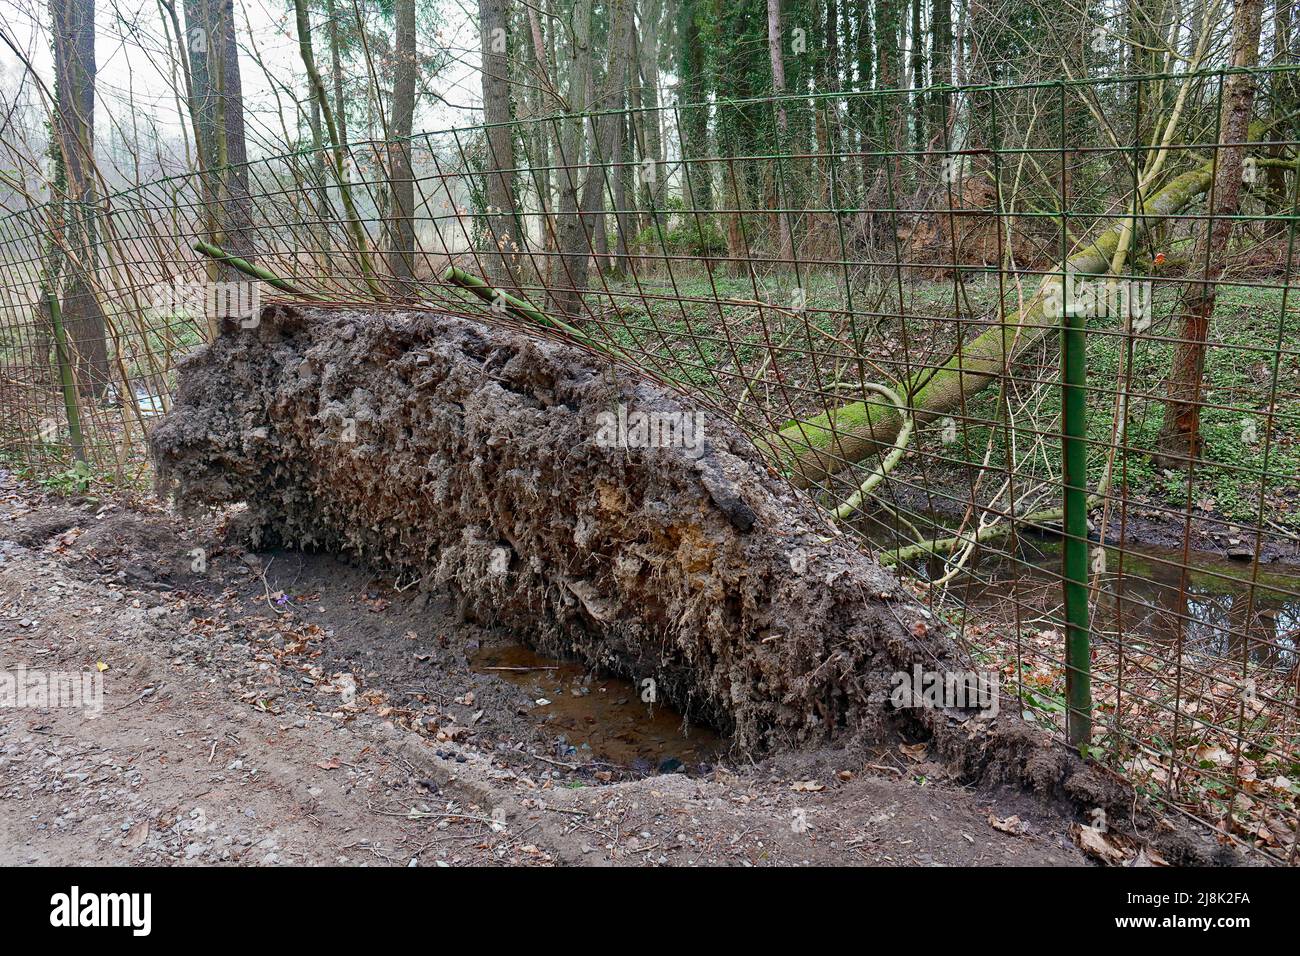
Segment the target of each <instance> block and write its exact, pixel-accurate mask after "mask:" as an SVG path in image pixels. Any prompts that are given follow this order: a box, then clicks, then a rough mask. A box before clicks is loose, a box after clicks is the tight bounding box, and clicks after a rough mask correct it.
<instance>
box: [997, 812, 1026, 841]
mask: <svg viewBox="0 0 1300 956" xmlns="http://www.w3.org/2000/svg"><path fill="white" fill-rule="evenodd" d="M989 826H991V827H992V828H993V829H995V830H1001V831H1002V832H1003V833H1010V834H1011V835H1012V836H1019V835H1020V834H1022V833H1025V832H1027V831H1028V830H1029V824H1028V823H1026V822H1025V821H1024V820H1022V819H1020V817H1018V816H1016V815H1015V814H1012V815H1011V816H1009V817H1006V818H1005V819H1002V820H999V819H998V818H997V817H995V816H994V815H993V814H991V813H990V814H989Z"/></svg>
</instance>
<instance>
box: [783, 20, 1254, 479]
mask: <svg viewBox="0 0 1300 956" xmlns="http://www.w3.org/2000/svg"><path fill="white" fill-rule="evenodd" d="M1251 2H1259V0H1251ZM1211 178H1212V174H1211V171H1210V168H1209V167H1208V166H1206V167H1202V168H1200V169H1194V170H1191V171H1190V172H1186V173H1183V174H1182V175H1181V176H1177V177H1175V178H1174V179H1173V180H1171V181H1170V182H1169V183H1168V185H1166V186H1165V187H1164V188H1163V189H1161V190H1160V191H1159V192H1157V193H1156V194H1155V195H1154V196H1152V197H1151V198H1150V199H1149V200H1147V202H1146V203H1144V204H1143V207H1142V214H1141V215H1139V216H1137V217H1136V223H1137V225H1136V227H1133V226H1132V220H1131V219H1130V218H1129V217H1127V216H1126V217H1124V218H1122V219H1120V220H1119V221H1117V222H1115V223H1114V224H1113V225H1112V226H1111V227H1110V228H1109V229H1108V230H1107V231H1106V232H1104V233H1103V234H1102V235H1101V237H1100V238H1099V239H1098V240H1097V241H1096V242H1094V243H1093V244H1092V245H1090V246H1088V247H1087V248H1085V249H1082V250H1081V251H1079V252H1077V253H1075V254H1074V255H1072V256H1071V257H1070V258H1069V259H1068V260H1067V261H1066V263H1065V266H1064V267H1063V270H1062V271H1064V272H1074V273H1077V274H1080V275H1105V274H1106V273H1107V272H1109V270H1110V263H1111V258H1112V257H1113V256H1114V254H1115V249H1116V247H1117V246H1118V244H1119V239H1120V235H1121V234H1122V233H1123V231H1124V230H1125V229H1126V228H1130V229H1132V233H1133V237H1132V241H1133V244H1136V243H1137V242H1138V241H1139V240H1140V239H1141V238H1142V237H1143V236H1144V235H1145V234H1146V231H1147V229H1148V228H1149V227H1150V226H1154V225H1158V224H1159V223H1160V222H1161V221H1162V220H1164V219H1166V218H1168V217H1169V216H1173V215H1175V214H1177V213H1178V212H1180V211H1181V210H1183V209H1185V208H1186V207H1187V206H1189V205H1190V204H1191V203H1193V202H1195V201H1196V200H1197V199H1198V198H1199V197H1200V196H1202V195H1203V194H1204V193H1205V192H1206V191H1208V190H1209V188H1210V181H1211ZM1060 294H1061V279H1060V276H1059V275H1055V276H1049V277H1047V278H1045V279H1044V280H1043V282H1042V283H1041V284H1040V285H1039V287H1038V291H1037V292H1036V293H1035V294H1034V295H1033V297H1031V298H1030V299H1028V300H1027V301H1026V303H1025V305H1024V307H1023V308H1022V309H1020V310H1019V311H1018V312H1012V313H1009V314H1008V315H1007V317H1006V321H1005V323H1000V324H999V325H998V326H996V327H994V328H991V329H989V330H988V331H987V332H984V333H983V334H982V335H980V336H978V337H977V338H975V339H974V340H972V341H970V342H967V343H966V344H965V345H964V346H963V347H962V349H961V350H960V351H959V352H957V353H954V354H953V355H952V357H950V358H949V359H948V361H947V362H945V363H944V364H943V365H941V366H939V367H938V368H926V369H923V370H921V371H919V372H917V373H915V374H913V375H912V377H911V378H910V380H908V381H906V382H904V383H902V385H901V387H900V388H899V389H898V390H899V391H900V392H901V393H902V394H903V396H904V398H905V399H906V400H907V401H908V404H909V405H910V407H911V409H912V415H913V418H914V419H915V420H916V422H917V423H918V424H922V423H925V422H928V421H933V420H934V419H935V418H937V417H939V416H941V415H945V414H948V413H951V412H953V411H954V410H956V409H960V408H963V407H965V405H964V403H966V402H968V401H970V400H971V399H972V398H973V397H974V396H975V395H976V394H978V393H979V392H980V391H981V390H982V389H984V388H985V387H987V386H988V385H990V384H991V383H993V382H995V381H997V380H998V379H999V378H1000V377H1001V376H1002V375H1004V374H1005V373H1006V371H1007V369H1008V368H1010V367H1011V364H1012V363H1013V362H1015V361H1016V359H1017V357H1018V356H1020V355H1023V354H1024V353H1025V351H1026V350H1028V349H1030V348H1032V347H1033V346H1034V345H1035V344H1036V343H1038V342H1039V341H1041V340H1042V339H1043V338H1044V336H1046V335H1047V334H1048V332H1049V331H1050V330H1052V329H1055V328H1056V325H1057V324H1058V321H1059V318H1058V316H1055V315H1052V314H1051V312H1052V310H1051V303H1052V301H1053V299H1054V298H1058V299H1059V297H1060ZM901 424H902V423H901V421H900V420H899V417H898V415H897V413H896V412H895V411H894V410H893V409H892V408H889V407H887V406H884V405H883V404H878V403H868V402H851V403H849V404H846V405H841V406H840V407H839V408H836V409H832V410H831V411H830V412H829V413H825V414H821V415H817V416H814V417H813V418H810V419H808V420H807V421H795V422H791V423H790V424H788V425H786V426H785V427H784V428H782V429H781V431H780V432H779V433H777V434H776V435H772V436H769V437H767V438H766V439H762V440H760V444H761V445H763V446H765V447H766V449H767V451H768V453H769V455H770V456H771V457H772V458H773V459H774V460H775V461H777V462H779V463H781V464H782V465H784V466H786V467H788V468H789V469H790V470H791V472H792V479H793V481H794V482H795V483H796V484H800V485H805V486H806V485H810V484H813V483H815V482H818V481H821V480H823V479H824V478H826V477H827V476H829V475H834V474H836V473H838V472H840V471H841V470H843V469H844V468H847V467H848V466H849V465H851V464H853V463H854V462H859V461H863V460H865V459H867V458H869V457H871V456H873V455H875V454H876V453H877V450H878V449H879V448H880V447H881V446H885V447H888V446H890V445H892V444H893V442H894V439H895V438H896V437H897V435H898V430H899V427H900V426H901Z"/></svg>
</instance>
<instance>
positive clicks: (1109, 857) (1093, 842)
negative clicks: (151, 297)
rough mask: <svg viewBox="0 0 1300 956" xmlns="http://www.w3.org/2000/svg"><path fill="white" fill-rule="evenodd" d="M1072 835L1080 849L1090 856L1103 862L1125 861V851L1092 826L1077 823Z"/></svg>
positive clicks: (1072, 829)
mask: <svg viewBox="0 0 1300 956" xmlns="http://www.w3.org/2000/svg"><path fill="white" fill-rule="evenodd" d="M1070 836H1072V837H1073V838H1074V842H1075V843H1076V844H1077V845H1078V847H1079V849H1080V850H1082V851H1083V852H1084V853H1087V854H1088V855H1089V856H1094V857H1096V858H1097V859H1099V860H1101V861H1102V862H1103V863H1112V864H1114V863H1123V862H1124V851H1123V850H1121V849H1120V848H1119V847H1117V846H1115V844H1113V843H1111V842H1110V841H1109V840H1107V839H1106V834H1104V833H1102V832H1101V831H1100V830H1096V829H1093V828H1092V827H1085V826H1081V825H1080V824H1078V823H1076V824H1074V826H1073V827H1071V828H1070Z"/></svg>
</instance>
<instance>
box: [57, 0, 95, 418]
mask: <svg viewBox="0 0 1300 956" xmlns="http://www.w3.org/2000/svg"><path fill="white" fill-rule="evenodd" d="M50 18H51V21H52V24H53V32H54V76H55V95H56V97H57V99H58V104H57V105H58V111H57V114H56V116H55V120H54V124H53V127H54V136H55V139H56V140H57V142H58V147H59V151H60V154H61V156H62V160H63V170H64V175H65V177H66V193H67V195H66V199H67V202H66V203H65V204H64V206H65V210H66V212H65V214H64V216H63V226H64V232H65V235H64V251H65V252H66V254H67V257H68V271H69V275H70V278H69V281H68V285H67V287H66V289H65V290H64V293H63V302H62V307H61V312H62V314H63V320H64V322H65V327H66V329H67V334H68V342H69V344H70V345H71V347H72V351H73V355H72V359H73V361H74V363H75V371H76V376H77V384H78V386H79V387H80V389H81V390H82V391H83V392H84V393H85V394H87V395H89V396H91V397H93V398H95V399H100V398H102V397H103V395H104V393H105V391H106V390H107V388H108V381H109V366H108V341H107V323H106V321H105V318H104V310H103V308H102V307H101V306H100V304H99V300H98V298H96V295H95V289H94V281H93V277H94V273H95V269H96V252H95V249H96V241H95V240H96V236H95V223H94V217H95V206H96V201H97V192H96V188H95V176H96V170H95V73H96V67H95V2H94V0H50Z"/></svg>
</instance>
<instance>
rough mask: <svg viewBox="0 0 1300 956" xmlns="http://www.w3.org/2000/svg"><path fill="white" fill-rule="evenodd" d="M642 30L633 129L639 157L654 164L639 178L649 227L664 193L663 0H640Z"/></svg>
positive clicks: (638, 43)
mask: <svg viewBox="0 0 1300 956" xmlns="http://www.w3.org/2000/svg"><path fill="white" fill-rule="evenodd" d="M642 4H643V6H642V15H641V32H640V35H639V36H638V37H637V38H636V40H637V51H636V52H637V62H638V65H639V67H638V73H639V75H638V78H637V86H638V89H639V91H640V97H639V99H638V103H639V105H640V107H641V112H639V113H636V114H635V116H634V123H635V126H634V128H635V129H637V130H639V131H640V135H639V136H638V137H637V142H638V143H639V145H640V155H641V160H642V162H644V161H645V160H652V161H653V165H652V166H650V167H649V168H650V169H653V170H654V172H653V173H650V172H648V169H647V167H646V166H642V167H641V168H642V170H643V171H646V172H645V175H643V177H642V180H641V205H642V206H643V207H644V208H645V209H646V216H645V218H644V220H643V222H642V228H649V227H650V225H651V224H652V222H653V220H654V216H655V215H657V213H658V210H659V209H660V207H662V206H663V196H664V185H665V176H664V168H663V163H664V145H663V127H662V117H661V116H660V115H659V16H660V12H661V11H662V9H663V0H642Z"/></svg>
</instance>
